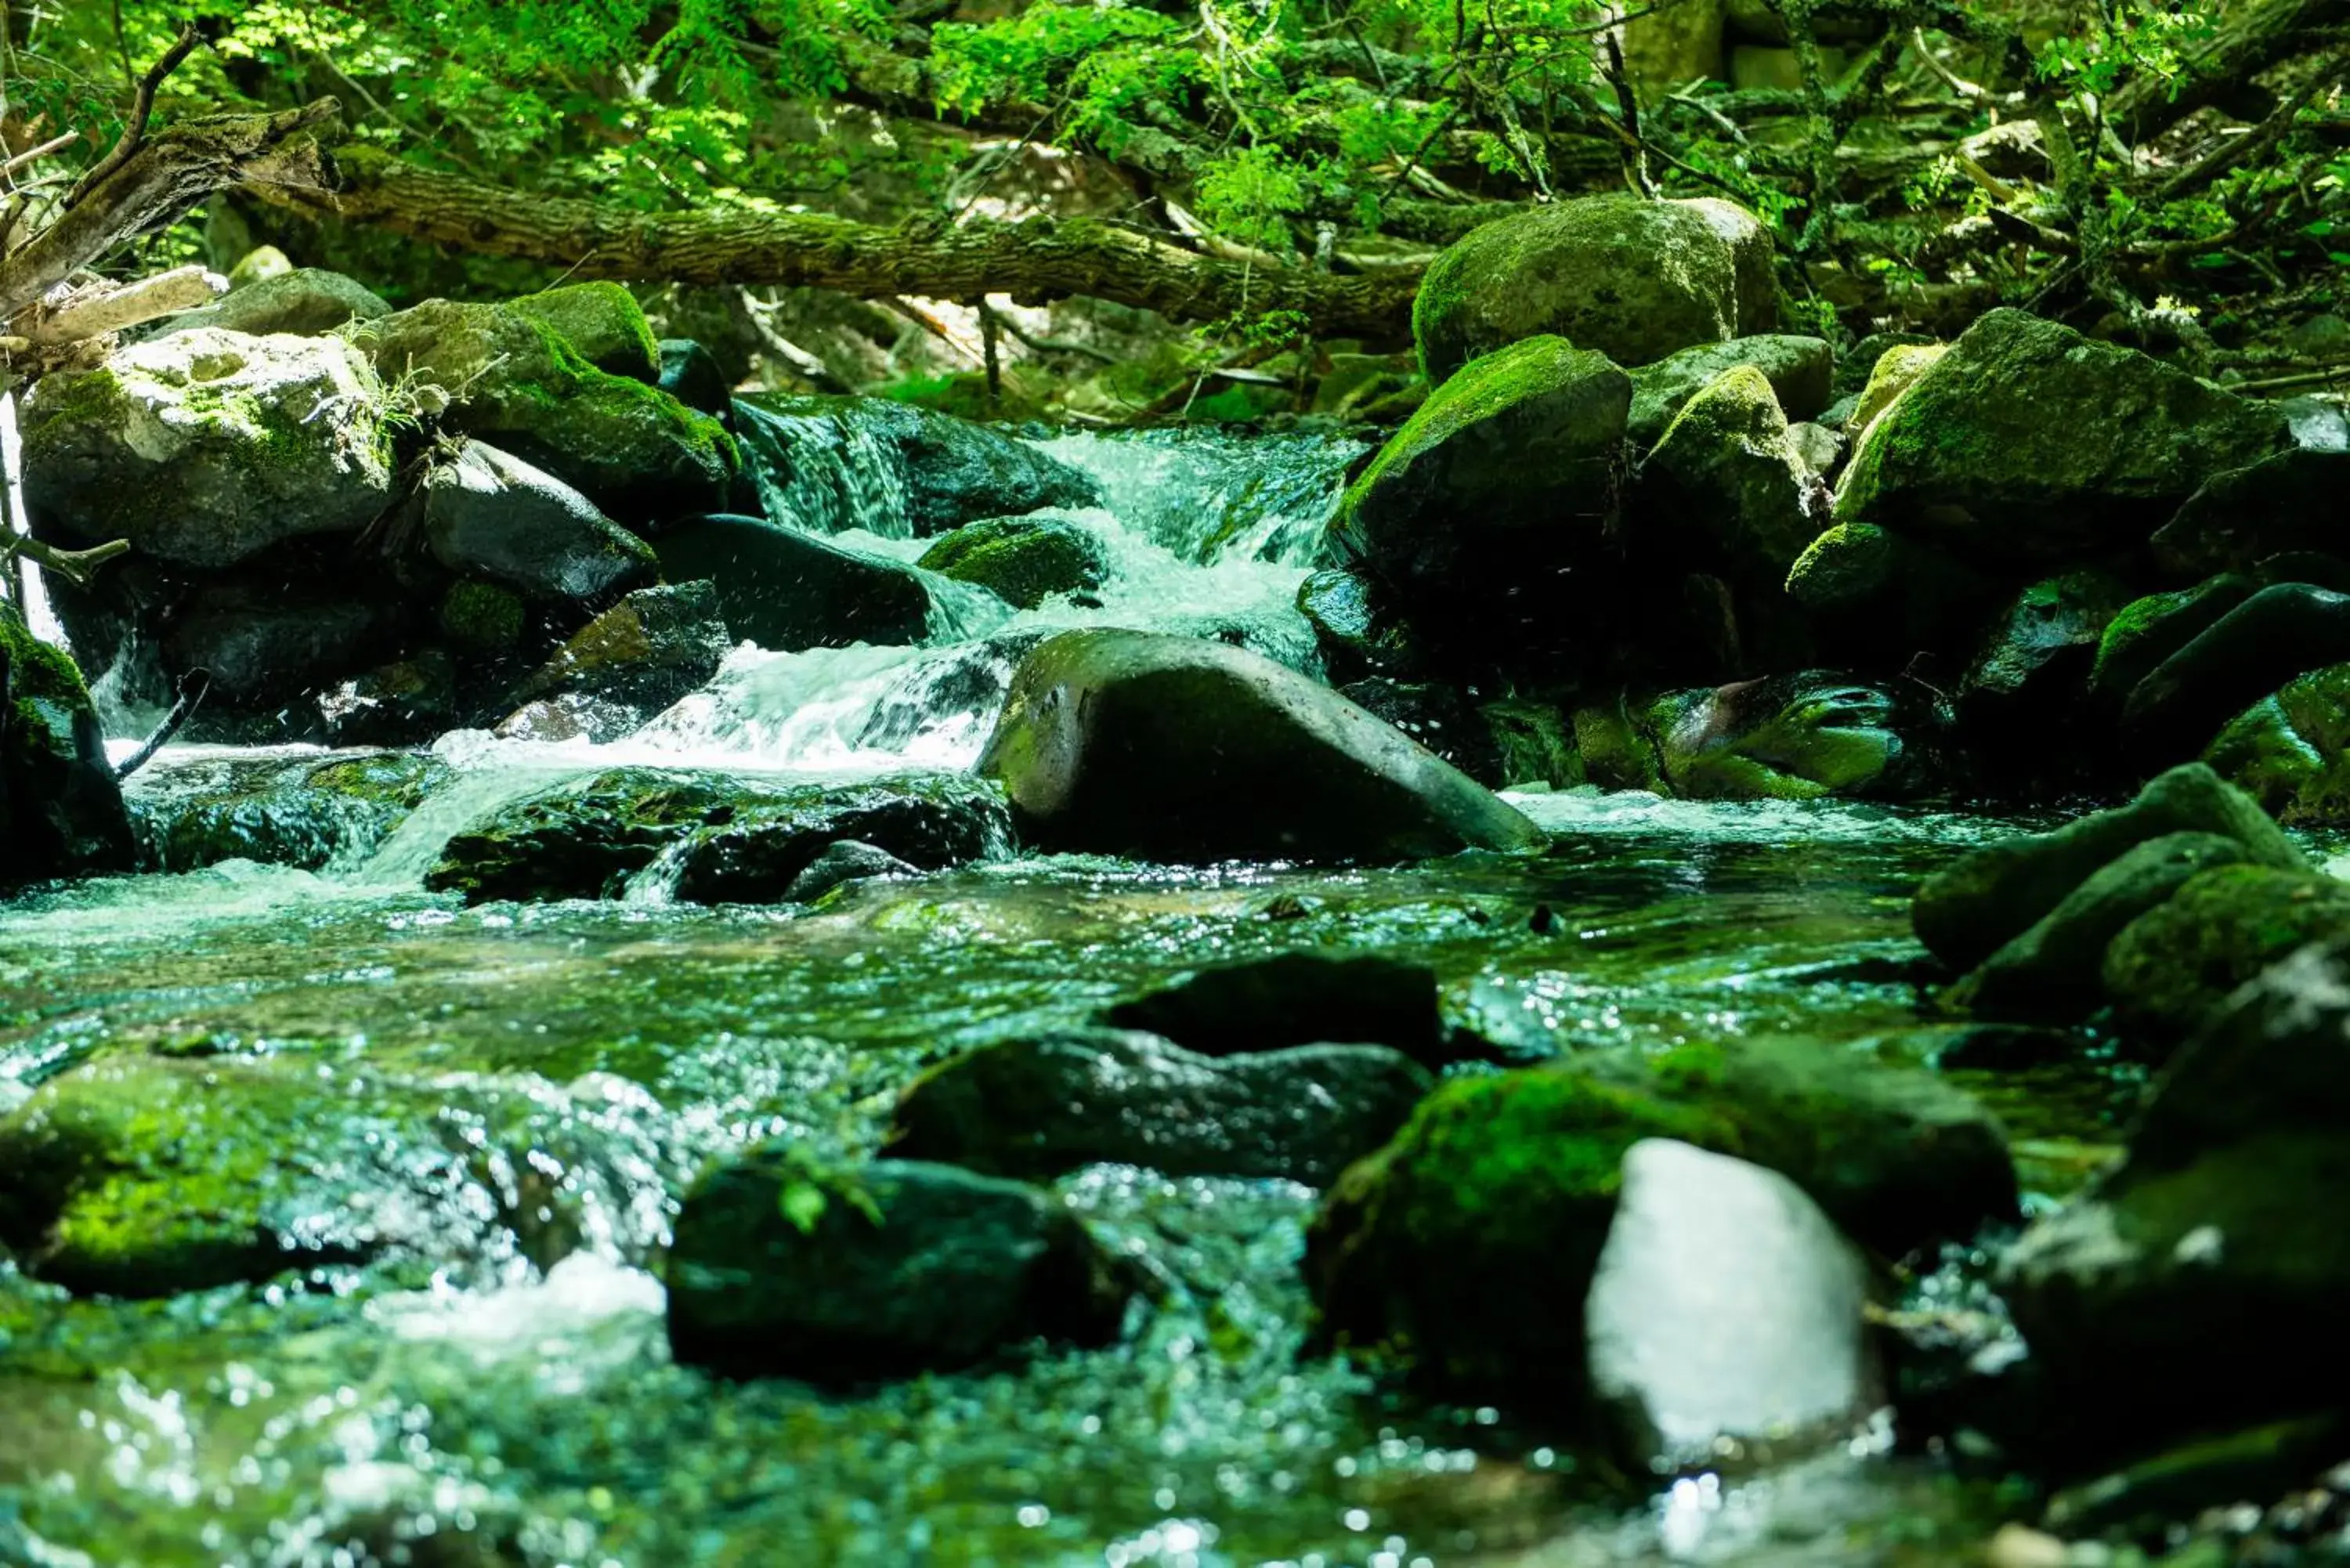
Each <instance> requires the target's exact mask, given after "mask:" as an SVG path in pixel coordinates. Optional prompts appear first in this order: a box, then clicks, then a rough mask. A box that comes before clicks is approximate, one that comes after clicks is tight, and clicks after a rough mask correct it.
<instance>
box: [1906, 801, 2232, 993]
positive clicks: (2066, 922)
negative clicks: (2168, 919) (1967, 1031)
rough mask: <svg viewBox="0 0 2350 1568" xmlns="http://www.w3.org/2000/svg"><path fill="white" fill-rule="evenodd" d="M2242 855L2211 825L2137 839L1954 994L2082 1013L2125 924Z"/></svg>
mask: <svg viewBox="0 0 2350 1568" xmlns="http://www.w3.org/2000/svg"><path fill="white" fill-rule="evenodd" d="M2243 858H2244V846H2242V845H2241V844H2239V843H2237V842H2236V841H2235V840H2234V839H2232V838H2222V837H2220V836H2219V835H2218V834H2214V833H2168V834H2165V835H2163V836H2161V837H2160V838H2149V839H2147V841H2146V842H2145V843H2143V844H2139V845H2136V846H2132V847H2131V848H2130V849H2128V850H2126V851H2125V852H2124V853H2123V854H2121V855H2119V856H2117V857H2115V858H2114V859H2113V860H2112V861H2111V862H2109V863H2108V864H2106V866H2104V867H2101V868H2099V869H2098V870H2097V871H2096V872H2095V873H2094V874H2093V875H2092V876H2091V877H2089V878H2088V880H2086V881H2085V882H2083V883H2082V884H2081V885H2080V886H2079V887H2077V888H2074V889H2073V890H2072V891H2071V892H2070V893H2068V894H2066V895H2065V896H2064V902H2063V903H2061V904H2059V905H2057V906H2056V907H2055V908H2054V909H2051V910H2050V911H2049V912H2048V913H2047V914H2046V915H2045V916H2043V917H2042V918H2041V919H2040V920H2039V921H2038V922H2037V923H2035V924H2034V925H2033V927H2032V929H2030V930H2027V931H2025V932H2023V933H2022V935H2021V936H2019V937H2017V938H2015V939H2014V940H2012V941H2011V942H2009V943H2008V944H2007V945H2006V946H2005V947H2002V948H2001V949H2000V950H1999V951H1997V952H1995V953H1993V954H1991V957H1990V958H1988V959H1985V960H1984V961H1983V963H1982V967H1981V968H1980V969H1978V970H1976V971H1974V973H1973V974H1971V975H1970V976H1969V977H1968V978H1967V980H1966V981H1965V982H1964V983H1963V984H1962V985H1960V987H1959V989H1958V990H1957V991H1956V992H1953V993H1952V996H1951V1000H1952V1001H1953V1002H1960V1003H1962V1004H1964V1005H1965V1006H1966V1007H1967V1008H1968V1009H1969V1010H1970V1012H1975V1013H1977V1014H1979V1015H1981V1016H1983V1017H1986V1018H2012V1019H2048V1020H2054V1021H2056V1022H2060V1023H2061V1022H2070V1021H2072V1020H2075V1019H2080V1018H2085V1017H2087V1016H2088V1015H2089V1014H2090V1013H2091V1012H2095V1010H2096V1008H2097V1007H2098V1005H2099V1004H2100V1003H2101V1002H2104V1000H2105V978H2104V976H2105V962H2106V948H2107V946H2109V945H2110V944H2111V943H2112V941H2113V940H2114V939H2115V938H2116V937H2117V936H2119V935H2120V934H2121V931H2122V929H2123V928H2124V927H2125V926H2127V925H2128V924H2129V923H2130V922H2131V921H2133V920H2135V919H2137V918H2138V917H2139V916H2140V915H2143V914H2145V913H2146V912H2147V910H2149V909H2153V908H2155V907H2156V906H2157V905H2158V904H2161V903H2163V902H2164V901H2166V900H2167V899H2168V898H2170V896H2171V895H2172V894H2174V893H2176V892H2178V889H2179V888H2182V887H2184V886H2186V884H2187V882H2188V880H2189V878H2191V877H2195V876H2196V875H2197V874H2199V873H2200V872H2203V871H2208V870H2210V868H2211V867H2215V866H2231V865H2234V864H2236V863H2238V862H2240V861H2241V860H2242V859H2243Z"/></svg>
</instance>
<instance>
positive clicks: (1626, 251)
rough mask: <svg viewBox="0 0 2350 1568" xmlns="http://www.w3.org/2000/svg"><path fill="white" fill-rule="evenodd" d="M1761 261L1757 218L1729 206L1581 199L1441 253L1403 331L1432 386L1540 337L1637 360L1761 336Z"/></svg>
mask: <svg viewBox="0 0 2350 1568" xmlns="http://www.w3.org/2000/svg"><path fill="white" fill-rule="evenodd" d="M1758 242H1759V243H1758ZM1770 267H1771V258H1770V240H1769V238H1768V236H1767V234H1764V232H1763V228H1762V225H1761V223H1759V222H1758V221H1757V220H1756V219H1755V218H1754V217H1753V215H1752V213H1747V212H1745V211H1744V210H1742V209H1741V208H1738V207H1735V206H1732V205H1731V203H1729V202H1721V201H1713V200H1701V201H1695V202H1648V201H1642V200H1641V199H1639V198H1638V197H1636V196H1587V197H1583V198H1580V199H1578V200H1575V201H1571V202H1557V203H1555V204H1553V205H1550V206H1546V207H1542V208H1538V209H1536V210H1534V211H1532V212H1528V213H1521V214H1519V215H1518V216H1515V217H1512V218H1504V219H1503V220H1501V221H1500V222H1498V223H1486V224H1483V225H1482V226H1481V227H1479V228H1477V229H1475V230H1474V231H1472V232H1471V234H1469V236H1468V237H1467V238H1466V239H1463V240H1461V242H1460V243H1459V244H1455V245H1454V246H1452V248H1451V249H1450V250H1448V251H1446V252H1445V253H1444V254H1442V255H1440V256H1439V257H1437V258H1436V261H1435V263H1434V264H1433V265H1431V266H1430V268H1429V269H1428V275H1427V278H1426V279H1425V281H1423V282H1422V283H1421V285H1420V288H1419V300H1418V301H1417V302H1416V303H1415V305H1414V306H1413V307H1412V331H1413V335H1414V336H1415V337H1417V338H1418V339H1419V352H1420V363H1421V365H1422V366H1423V367H1424V368H1425V369H1426V370H1427V371H1428V374H1429V378H1430V379H1431V380H1435V381H1441V380H1443V379H1445V378H1446V377H1449V376H1451V374H1452V373H1453V372H1454V371H1456V370H1458V369H1460V368H1461V366H1462V365H1463V364H1465V363H1467V362H1468V361H1470V360H1471V359H1474V358H1477V357H1478V356H1479V355H1482V354H1491V353H1492V352H1493V351H1494V350H1495V349H1498V348H1507V347H1509V346H1510V345H1511V344H1513V343H1517V342H1520V341H1522V340H1523V339H1525V338H1529V337H1538V336H1542V335H1545V334H1555V335H1556V336H1558V337H1564V338H1565V339H1567V340H1568V341H1569V342H1572V343H1575V344H1577V345H1580V346H1581V347H1583V348H1589V349H1595V350H1596V351H1598V352H1599V353H1602V354H1605V355H1607V357H1608V358H1611V359H1613V360H1615V361H1616V362H1617V363H1618V364H1621V365H1647V364H1651V363H1653V362H1655V361H1657V360H1659V359H1662V358H1665V357H1666V356H1667V355H1669V354H1670V353H1672V352H1674V351H1675V350H1676V349H1680V348H1690V347H1691V346H1693V345H1696V344H1701V343H1718V342H1721V341H1724V340H1726V339H1729V338H1732V337H1739V336H1741V335H1742V334H1752V333H1764V332H1768V331H1770V330H1771V328H1772V327H1773V325H1774V321H1773V317H1774V316H1775V314H1776V306H1775V302H1774V299H1773V294H1772V292H1771V291H1772V282H1771V272H1770Z"/></svg>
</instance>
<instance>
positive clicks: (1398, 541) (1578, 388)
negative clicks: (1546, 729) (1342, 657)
mask: <svg viewBox="0 0 2350 1568" xmlns="http://www.w3.org/2000/svg"><path fill="white" fill-rule="evenodd" d="M1631 399H1632V383H1631V380H1630V379H1629V378H1627V376H1626V375H1625V374H1624V372H1623V371H1622V370H1620V369H1617V368H1616V366H1615V365H1614V364H1613V363H1611V362H1610V361H1609V360H1608V359H1607V357H1606V356H1604V355H1601V354H1597V353H1594V352H1591V351H1589V350H1586V349H1579V348H1575V347H1574V346H1573V345H1571V344H1569V343H1568V342H1567V341H1566V340H1565V338H1563V337H1533V338H1528V339H1526V340H1525V341H1523V342H1520V343H1515V344H1513V345H1512V346H1510V347H1509V348H1503V349H1502V350H1500V351H1499V352H1497V353H1493V354H1489V355H1487V356H1486V357H1485V358H1482V359H1479V360H1478V361H1476V362H1475V363H1474V364H1473V365H1471V366H1469V367H1468V368H1467V369H1463V370H1462V371H1461V373H1460V374H1458V375H1456V376H1454V377H1453V378H1452V379H1451V380H1449V381H1447V382H1445V383H1444V384H1443V385H1442V386H1440V387H1439V388H1437V389H1436V390H1435V391H1434V392H1433V393H1431V394H1430V397H1429V400H1428V401H1427V402H1425V403H1423V404H1421V405H1420V408H1419V412H1417V413H1415V414H1413V415H1412V417H1411V419H1410V420H1409V421H1408V422H1407V423H1406V424H1405V425H1404V427H1403V429H1402V430H1400V431H1397V432H1396V434H1395V436H1394V437H1393V438H1392V439H1391V440H1389V441H1388V443H1387V445H1386V446H1385V447H1383V448H1382V449H1380V452H1379V454H1378V457H1377V458H1376V459H1374V460H1373V461H1372V462H1371V465H1370V466H1369V467H1368V468H1367V469H1366V470H1365V471H1364V472H1363V474H1362V477H1361V478H1359V479H1357V481H1356V482H1355V483H1354V484H1353V485H1352V486H1350V487H1349V488H1348V489H1347V493H1346V495H1345V496H1344V497H1343V498H1342V499H1341V501H1340V503H1339V506H1338V512H1337V514H1336V516H1335V517H1334V518H1333V519H1332V521H1331V524H1330V536H1331V543H1332V545H1333V547H1334V548H1335V549H1336V553H1337V554H1338V555H1339V556H1341V557H1342V558H1344V559H1347V560H1349V561H1352V562H1354V563H1356V564H1357V565H1358V566H1359V567H1360V568H1361V570H1363V571H1364V572H1365V573H1366V574H1367V575H1368V576H1371V577H1372V578H1374V579H1376V580H1377V581H1378V583H1379V584H1380V585H1381V586H1382V587H1384V588H1385V589H1386V590H1387V593H1388V596H1389V597H1392V598H1393V599H1394V600H1395V601H1396V603H1397V604H1398V605H1399V606H1400V607H1402V608H1403V610H1404V612H1405V613H1406V615H1407V616H1408V617H1409V618H1411V619H1412V621H1413V622H1414V624H1415V625H1419V624H1421V623H1423V622H1424V623H1429V624H1430V625H1433V624H1436V623H1442V625H1443V626H1444V628H1445V629H1446V630H1447V631H1448V632H1449V633H1451V634H1453V635H1454V637H1455V638H1456V639H1463V640H1470V641H1482V642H1491V643H1499V644H1514V645H1519V646H1523V642H1524V639H1525V638H1526V636H1527V635H1529V634H1530V633H1531V634H1533V635H1537V636H1544V637H1546V638H1548V639H1556V638H1557V636H1558V635H1559V631H1560V628H1559V627H1558V625H1557V624H1556V623H1557V621H1558V619H1559V616H1560V611H1561V609H1562V607H1565V605H1568V604H1571V603H1572V602H1573V600H1574V595H1575V590H1576V589H1577V588H1578V587H1580V586H1581V574H1584V573H1587V572H1588V571H1589V570H1590V569H1591V568H1593V567H1594V566H1596V565H1597V564H1598V563H1600V562H1601V561H1602V560H1603V559H1605V558H1606V557H1607V555H1608V553H1609V552H1610V551H1611V549H1612V548H1613V545H1612V540H1613V536H1614V535H1615V534H1616V532H1617V504H1618V499H1619V490H1620V487H1621V482H1622V477H1623V472H1624V421H1625V416H1626V413H1627V410H1628V409H1629V408H1630V406H1631Z"/></svg>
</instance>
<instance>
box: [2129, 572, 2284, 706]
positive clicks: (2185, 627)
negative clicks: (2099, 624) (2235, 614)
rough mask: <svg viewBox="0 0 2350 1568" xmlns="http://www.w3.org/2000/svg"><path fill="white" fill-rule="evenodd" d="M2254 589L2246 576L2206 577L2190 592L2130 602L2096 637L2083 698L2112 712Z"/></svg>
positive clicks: (2230, 574)
mask: <svg viewBox="0 0 2350 1568" xmlns="http://www.w3.org/2000/svg"><path fill="white" fill-rule="evenodd" d="M2259 586H2260V585H2259V584H2257V583H2255V582H2253V581H2252V580H2251V578H2250V577H2246V576H2239V575H2236V574H2234V573H2226V574H2222V575H2221V576H2215V577H2206V578H2205V579H2204V580H2203V581H2201V582H2199V583H2198V584H2196V585H2195V586H2194V587H2191V588H2178V589H2175V590H2173V591H2172V592H2169V593H2162V594H2148V595H2147V596H2146V597H2143V598H2137V599H2133V600H2131V601H2130V602H2129V603H2128V604H2126V605H2125V606H2123V607H2122V608H2121V609H2120V610H2119V611H2118V612H2116V614H2115V616H2114V618H2113V619H2111V620H2109V621H2107V622H2106V630H2105V635H2104V636H2103V637H2101V638H2099V639H2097V659H2096V662H2095V665H2094V666H2092V667H2091V669H2090V670H2089V695H2090V696H2091V697H2092V698H2093V699H2094V700H2095V701H2096V703H2097V705H2098V706H2099V707H2101V708H2105V709H2108V710H2111V711H2114V712H2116V713H2118V712H2119V711H2121V706H2122V704H2123V703H2124V702H2126V701H2128V700H2129V694H2130V692H2131V691H2135V690H2136V689H2137V683H2138V682H2139V681H2141V680H2145V679H2146V678H2147V676H2149V675H2151V674H2153V673H2154V671H2155V669H2156V667H2158V665H2160V664H2161V663H2162V661H2163V660H2164V659H2168V658H2169V657H2170V656H2171V655H2172V654H2174V653H2176V652H2178V650H2179V649H2182V648H2184V647H2186V646H2187V645H2188V644H2189V643H2190V642H2192V641H2194V640H2195V639H2197V638H2198V637H2200V636H2201V635H2202V634H2203V633H2204V632H2206V631H2208V630H2210V628H2211V625H2212V623H2213V622H2215V621H2217V620H2218V619H2219V618H2220V617H2221V616H2223V615H2226V614H2227V613H2228V612H2229V611H2230V610H2231V609H2234V608H2235V607H2237V606H2238V605H2240V604H2242V603H2243V602H2244V601H2245V600H2246V599H2248V598H2250V597H2252V593H2253V591H2254V590H2255V589H2256V588H2257V587H2259Z"/></svg>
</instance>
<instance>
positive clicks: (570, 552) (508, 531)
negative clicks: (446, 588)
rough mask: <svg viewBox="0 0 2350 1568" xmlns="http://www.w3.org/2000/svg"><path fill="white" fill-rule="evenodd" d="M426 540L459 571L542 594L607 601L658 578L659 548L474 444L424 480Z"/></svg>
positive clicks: (552, 482)
mask: <svg viewBox="0 0 2350 1568" xmlns="http://www.w3.org/2000/svg"><path fill="white" fill-rule="evenodd" d="M423 492H424V537H425V541H426V543H427V544H428V545H431V547H432V556H433V559H435V560H437V561H439V562H440V563H441V564H442V566H446V567H448V568H449V569H450V570H451V571H452V572H458V573H462V574H465V575H469V576H482V577H488V578H491V579H493V580H494V581H497V582H502V583H504V584H505V585H507V586H508V587H513V588H516V589H519V590H520V591H521V592H523V593H525V594H527V595H529V596H531V597H534V598H541V599H587V600H595V599H602V598H606V597H609V596H610V595H613V594H616V593H621V592H625V591H626V590H627V589H629V588H631V587H642V586H643V585H645V584H646V583H649V582H650V581H652V579H653V577H654V575H655V573H656V572H657V570H658V567H657V566H656V564H655V561H654V557H653V552H652V546H651V545H647V544H646V543H645V542H644V541H643V540H641V539H639V538H638V537H637V536H636V535H633V534H631V533H629V531H628V530H627V529H625V528H622V527H620V526H619V524H616V523H614V522H612V521H611V520H610V519H609V518H608V517H606V516H605V515H604V514H602V513H600V512H598V511H597V510H596V508H595V507H594V506H593V505H591V504H589V503H588V500H587V497H586V496H584V495H582V494H580V493H578V492H577V491H576V490H574V489H572V488H571V486H569V485H567V484H566V483H563V482H562V481H561V480H559V479H557V478H556V477H555V476H554V475H552V474H550V473H546V472H543V471H542V470H539V469H536V468H533V467H532V466H531V465H530V464H529V463H526V462H523V461H522V460H521V459H519V458H516V457H510V456H508V455H507V454H506V453H504V452H500V451H499V450H498V449H497V448H495V447H494V446H490V445H488V444H486V443H485V442H483V441H466V442H464V443H463V445H462V446H461V447H459V448H458V450H457V452H456V454H455V456H454V457H452V458H451V459H450V460H449V461H447V462H439V463H435V464H434V465H433V466H432V469H431V470H430V471H429V472H427V473H426V474H425V476H424V485H423Z"/></svg>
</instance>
